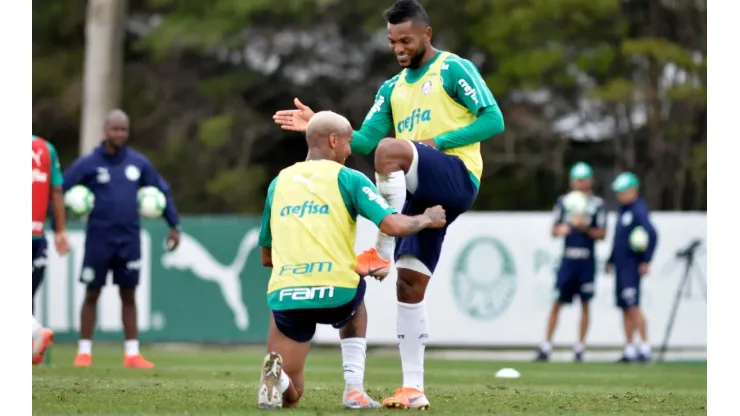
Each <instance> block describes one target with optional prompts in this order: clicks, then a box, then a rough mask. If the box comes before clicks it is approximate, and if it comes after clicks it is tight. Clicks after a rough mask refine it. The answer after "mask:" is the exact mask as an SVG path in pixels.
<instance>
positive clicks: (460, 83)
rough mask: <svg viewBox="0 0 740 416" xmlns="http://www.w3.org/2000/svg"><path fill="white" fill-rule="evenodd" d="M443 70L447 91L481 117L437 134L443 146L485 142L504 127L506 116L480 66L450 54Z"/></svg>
mask: <svg viewBox="0 0 740 416" xmlns="http://www.w3.org/2000/svg"><path fill="white" fill-rule="evenodd" d="M445 65H446V66H447V67H446V69H443V70H442V78H443V80H444V88H445V91H446V92H447V94H448V95H449V96H450V97H451V98H452V99H453V100H455V101H457V102H458V103H460V104H462V105H464V106H465V107H467V109H468V110H470V112H471V113H473V114H474V115H475V116H476V117H477V119H476V120H475V121H474V122H472V123H471V124H469V125H467V126H465V127H462V128H459V129H457V130H452V131H449V132H447V133H444V134H441V135H439V136H437V137H434V144H435V145H436V147H437V148H438V149H440V150H445V149H452V148H455V147H461V146H467V145H469V144H473V143H478V142H482V141H484V140H487V139H490V138H492V137H493V136H496V135H497V134H499V133H501V132H503V131H504V116H503V114H502V113H501V109H500V108H499V107H498V103H496V99H495V98H493V93H491V90H490V89H489V88H488V86H487V85H486V82H485V81H484V80H483V77H481V75H480V73H479V72H478V69H477V68H476V67H475V65H473V63H472V62H470V61H469V60H467V59H462V58H459V57H454V56H453V57H450V58H447V60H446V61H445Z"/></svg>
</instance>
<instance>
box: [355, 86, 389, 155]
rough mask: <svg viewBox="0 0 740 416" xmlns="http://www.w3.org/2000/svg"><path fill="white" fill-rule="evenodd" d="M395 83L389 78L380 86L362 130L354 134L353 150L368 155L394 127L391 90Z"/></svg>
mask: <svg viewBox="0 0 740 416" xmlns="http://www.w3.org/2000/svg"><path fill="white" fill-rule="evenodd" d="M393 85H395V83H394V80H393V79H391V80H388V81H386V82H385V83H383V85H381V86H380V89H379V90H378V93H377V94H376V95H375V102H374V103H373V106H372V107H371V108H370V111H368V113H367V116H365V121H363V122H362V126H361V127H360V130H357V131H355V132H354V135H353V136H352V142H351V144H350V145H351V146H352V151H353V152H355V153H359V154H361V155H367V154H369V153H370V152H372V151H373V149H375V147H376V146H377V145H378V143H380V141H381V140H383V139H384V138H386V137H387V136H388V132H390V131H391V130H392V129H393V115H392V114H391V92H392V90H393Z"/></svg>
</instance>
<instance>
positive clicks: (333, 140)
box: [329, 133, 337, 149]
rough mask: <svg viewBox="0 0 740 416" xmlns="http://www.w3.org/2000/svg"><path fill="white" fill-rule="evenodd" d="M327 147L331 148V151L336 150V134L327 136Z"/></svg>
mask: <svg viewBox="0 0 740 416" xmlns="http://www.w3.org/2000/svg"><path fill="white" fill-rule="evenodd" d="M329 146H331V148H332V149H336V148H337V134H336V133H331V134H329Z"/></svg>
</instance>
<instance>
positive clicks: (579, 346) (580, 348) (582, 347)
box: [573, 342, 586, 354]
mask: <svg viewBox="0 0 740 416" xmlns="http://www.w3.org/2000/svg"><path fill="white" fill-rule="evenodd" d="M585 350H586V346H585V345H583V344H581V343H580V342H577V343H576V345H574V346H573V352H575V353H576V354H580V353H582V352H583V351H585Z"/></svg>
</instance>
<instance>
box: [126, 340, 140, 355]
mask: <svg viewBox="0 0 740 416" xmlns="http://www.w3.org/2000/svg"><path fill="white" fill-rule="evenodd" d="M123 348H124V350H125V351H126V355H127V356H132V355H139V340H138V339H127V340H126V341H123Z"/></svg>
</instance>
